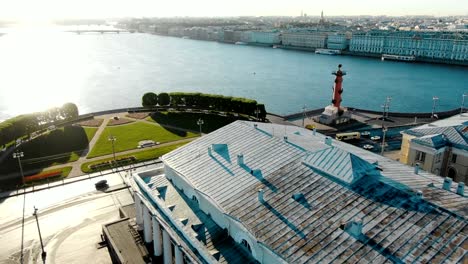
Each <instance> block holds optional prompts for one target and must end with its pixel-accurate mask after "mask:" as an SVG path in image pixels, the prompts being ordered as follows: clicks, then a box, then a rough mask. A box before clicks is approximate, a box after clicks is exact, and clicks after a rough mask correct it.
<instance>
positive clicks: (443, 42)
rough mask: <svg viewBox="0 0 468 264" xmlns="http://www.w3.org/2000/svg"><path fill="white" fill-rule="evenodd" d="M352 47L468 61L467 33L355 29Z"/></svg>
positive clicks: (373, 52)
mask: <svg viewBox="0 0 468 264" xmlns="http://www.w3.org/2000/svg"><path fill="white" fill-rule="evenodd" d="M349 50H350V51H353V52H359V53H370V54H391V55H401V56H415V57H417V58H422V59H436V60H446V61H460V62H464V61H468V34H466V33H457V32H452V33H449V32H445V33H444V32H418V31H404V32H391V31H371V32H362V33H354V34H353V36H352V38H351V41H350V46H349Z"/></svg>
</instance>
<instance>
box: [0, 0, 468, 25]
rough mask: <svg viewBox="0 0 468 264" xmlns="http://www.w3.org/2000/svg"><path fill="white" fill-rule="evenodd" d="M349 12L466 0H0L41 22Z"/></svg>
mask: <svg viewBox="0 0 468 264" xmlns="http://www.w3.org/2000/svg"><path fill="white" fill-rule="evenodd" d="M322 10H323V11H324V14H325V16H340V15H344V16H355V15H374V16H379V15H388V16H405V15H432V16H452V15H461V16H465V15H468V1H459V0H458V1H457V0H446V1H424V0H414V1H406V0H394V1H392V2H391V3H389V2H383V1H372V0H357V1H349V0H348V1H345V0H334V1H322V2H312V1H307V0H292V1H286V2H285V1H267V0H257V1H247V0H237V1H219V0H199V1H188V0H174V1H171V2H168V1H164V2H161V1H158V2H156V1H151V0H133V1H128V0H100V1H93V0H69V1H61V0H42V1H35V0H4V1H2V2H1V3H0V20H2V19H13V20H19V21H22V22H26V23H27V22H33V23H34V22H46V21H50V20H53V19H66V18H84V19H86V18H109V17H174V16H179V17H184V16H188V17H222V16H299V15H300V14H301V12H303V13H304V14H307V15H309V16H319V15H320V12H321V11H322Z"/></svg>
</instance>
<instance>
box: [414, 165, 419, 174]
mask: <svg viewBox="0 0 468 264" xmlns="http://www.w3.org/2000/svg"><path fill="white" fill-rule="evenodd" d="M414 174H419V163H416V165H415V166H414Z"/></svg>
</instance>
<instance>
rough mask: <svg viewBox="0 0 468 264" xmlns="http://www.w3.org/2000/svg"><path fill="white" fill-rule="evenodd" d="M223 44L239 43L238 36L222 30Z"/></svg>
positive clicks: (236, 33) (235, 33) (230, 31)
mask: <svg viewBox="0 0 468 264" xmlns="http://www.w3.org/2000/svg"><path fill="white" fill-rule="evenodd" d="M222 41H224V42H229V43H235V42H237V41H240V34H239V33H238V32H236V31H233V30H224V34H223V40H222Z"/></svg>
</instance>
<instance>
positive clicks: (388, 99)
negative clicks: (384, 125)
mask: <svg viewBox="0 0 468 264" xmlns="http://www.w3.org/2000/svg"><path fill="white" fill-rule="evenodd" d="M391 102H392V97H390V96H387V100H386V105H387V116H386V117H387V118H388V112H389V111H390V103H391Z"/></svg>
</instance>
